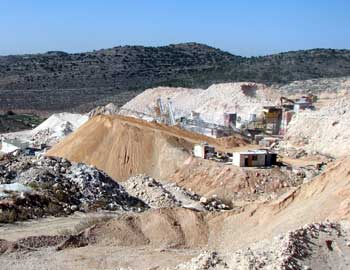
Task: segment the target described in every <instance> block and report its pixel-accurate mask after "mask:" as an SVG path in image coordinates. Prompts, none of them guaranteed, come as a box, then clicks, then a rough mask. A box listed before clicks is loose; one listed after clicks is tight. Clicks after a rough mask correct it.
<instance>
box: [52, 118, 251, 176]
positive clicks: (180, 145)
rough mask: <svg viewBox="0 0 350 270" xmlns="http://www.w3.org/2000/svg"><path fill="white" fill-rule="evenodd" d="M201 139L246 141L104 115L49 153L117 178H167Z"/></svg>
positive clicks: (227, 144)
mask: <svg viewBox="0 0 350 270" xmlns="http://www.w3.org/2000/svg"><path fill="white" fill-rule="evenodd" d="M200 142H208V143H209V144H211V145H214V146H217V148H218V149H221V150H229V149H228V148H227V147H230V148H233V147H237V146H240V145H245V144H246V143H245V142H244V141H243V140H242V139H240V138H237V140H232V138H230V139H229V141H228V142H227V141H225V140H222V139H221V140H220V141H219V140H216V139H213V138H209V137H206V136H204V135H200V134H197V133H192V132H189V131H186V130H183V129H180V128H178V127H169V126H166V125H161V124H157V123H149V122H145V121H142V120H138V119H135V118H131V117H123V116H106V115H103V116H96V117H94V118H92V119H91V120H90V121H88V122H87V123H86V124H84V125H83V126H82V127H80V128H79V129H78V130H77V131H76V132H74V133H73V134H71V135H70V136H68V137H67V138H66V139H64V140H63V141H62V142H60V143H58V144H57V145H55V146H54V147H53V148H52V149H51V150H50V151H48V153H47V155H50V156H60V157H64V158H67V159H69V160H71V161H76V162H84V163H88V164H90V165H94V166H96V167H97V168H99V169H102V170H104V171H105V172H106V173H107V174H109V175H110V176H111V177H112V178H114V179H116V180H126V179H127V178H128V177H129V176H131V175H136V174H140V173H143V174H147V175H150V176H153V177H157V178H167V177H168V176H169V175H171V174H173V173H174V172H176V171H177V170H178V169H180V168H181V167H182V165H183V163H184V161H185V160H186V159H187V158H188V157H189V156H191V151H192V148H193V144H194V143H200Z"/></svg>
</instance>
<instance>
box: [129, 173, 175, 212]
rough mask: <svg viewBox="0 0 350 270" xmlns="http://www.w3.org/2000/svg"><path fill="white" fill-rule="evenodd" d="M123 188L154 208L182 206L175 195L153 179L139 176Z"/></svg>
mask: <svg viewBox="0 0 350 270" xmlns="http://www.w3.org/2000/svg"><path fill="white" fill-rule="evenodd" d="M123 186H124V187H125V189H126V190H127V191H128V193H129V194H131V195H133V196H135V197H137V198H139V199H141V200H142V201H144V202H145V203H147V204H148V205H149V206H150V207H152V208H163V207H176V206H180V205H181V202H180V201H178V200H177V199H176V198H175V196H174V195H173V194H171V193H170V192H169V191H168V190H166V189H165V188H164V186H163V185H162V184H161V183H160V182H159V181H157V180H155V179H154V178H152V177H149V176H145V175H137V176H132V177H130V178H129V179H128V180H127V181H126V182H124V183H123Z"/></svg>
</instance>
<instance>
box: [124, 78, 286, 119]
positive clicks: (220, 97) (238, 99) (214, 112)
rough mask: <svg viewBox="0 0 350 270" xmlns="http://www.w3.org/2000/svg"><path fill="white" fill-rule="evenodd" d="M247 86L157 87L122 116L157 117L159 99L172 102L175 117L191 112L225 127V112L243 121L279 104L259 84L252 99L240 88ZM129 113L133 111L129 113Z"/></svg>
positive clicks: (128, 105)
mask: <svg viewBox="0 0 350 270" xmlns="http://www.w3.org/2000/svg"><path fill="white" fill-rule="evenodd" d="M243 84H244V83H225V84H214V85H212V86H210V87H209V88H208V89H205V90H203V89H189V88H170V87H158V88H152V89H148V90H146V91H144V92H143V93H141V94H140V95H138V96H136V97H135V98H134V99H132V100H131V101H129V102H128V103H126V104H125V105H124V106H123V107H122V109H121V113H124V114H127V115H128V114H129V113H130V111H131V114H132V111H138V112H142V113H145V114H147V115H154V114H155V112H154V107H155V105H156V100H157V98H159V97H161V98H162V100H163V102H166V101H167V98H171V100H172V102H173V107H174V109H175V115H176V117H180V116H189V115H190V113H191V111H196V112H199V113H200V114H201V118H202V119H203V120H204V121H207V122H210V123H216V124H223V123H224V122H223V121H224V119H223V114H224V112H237V113H238V115H239V116H241V117H242V119H246V120H247V119H248V118H249V115H250V114H259V113H260V112H261V109H262V107H263V106H265V105H274V104H278V102H279V95H278V94H277V92H276V91H273V90H271V89H270V88H268V87H267V86H265V85H262V84H257V85H256V89H254V90H252V91H251V92H250V94H249V95H247V94H245V93H244V92H243V91H242V89H241V85H243ZM129 110H130V111H129Z"/></svg>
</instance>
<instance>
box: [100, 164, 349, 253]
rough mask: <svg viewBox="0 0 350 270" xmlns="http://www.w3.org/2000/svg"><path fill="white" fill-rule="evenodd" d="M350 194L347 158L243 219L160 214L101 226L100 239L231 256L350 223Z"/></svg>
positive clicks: (176, 212)
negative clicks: (317, 227) (320, 225)
mask: <svg viewBox="0 0 350 270" xmlns="http://www.w3.org/2000/svg"><path fill="white" fill-rule="evenodd" d="M349 194H350V159H349V158H347V159H343V160H341V161H338V162H336V163H335V164H333V165H332V166H331V167H330V168H329V169H328V170H327V171H325V172H324V173H323V174H322V175H320V176H318V177H316V178H315V179H314V180H313V181H312V182H310V183H308V184H304V185H302V186H301V187H299V188H296V189H294V190H293V191H291V192H289V193H286V194H284V195H282V196H280V197H279V198H277V199H275V200H272V201H271V202H268V203H260V204H251V205H250V206H248V207H246V208H245V209H243V210H242V212H241V213H239V214H237V213H235V212H232V211H229V212H224V213H214V214H213V213H207V214H205V213H196V212H195V211H192V210H189V209H157V210H152V211H149V212H145V213H142V214H126V215H124V216H122V217H120V218H117V219H114V220H112V221H109V222H108V223H107V224H105V225H101V226H99V227H97V228H96V229H95V230H94V235H95V239H97V240H98V241H97V242H99V243H103V244H104V245H105V244H108V245H117V246H130V245H132V246H134V245H141V246H142V245H152V246H157V247H164V246H168V247H169V245H170V246H171V245H172V244H174V245H175V246H182V247H184V246H185V247H199V246H201V247H203V246H204V245H206V244H207V245H208V247H209V248H211V249H217V250H219V251H221V252H225V251H227V252H230V251H234V250H237V249H240V248H244V247H247V246H249V245H251V244H252V243H255V242H257V241H261V240H264V239H271V237H274V236H276V235H278V234H280V233H286V232H287V231H290V230H295V229H297V228H300V227H302V226H304V225H305V224H310V223H317V222H323V221H325V220H327V219H329V220H331V221H340V220H344V219H349V217H350V199H349ZM242 225H244V226H242ZM116 232H118V233H116ZM165 232H167V233H165ZM168 232H169V233H168ZM179 235H181V237H179Z"/></svg>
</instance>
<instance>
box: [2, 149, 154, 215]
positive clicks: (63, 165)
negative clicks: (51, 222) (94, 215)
mask: <svg viewBox="0 0 350 270" xmlns="http://www.w3.org/2000/svg"><path fill="white" fill-rule="evenodd" d="M0 176H1V178H0V182H2V183H20V184H23V185H26V186H29V187H31V189H32V191H31V192H30V193H29V194H28V193H23V192H22V193H20V194H18V193H17V194H16V193H14V194H12V196H11V199H12V203H11V204H12V205H14V207H16V205H18V204H20V202H21V200H22V201H23V200H25V201H26V203H25V207H26V209H27V210H28V209H29V208H31V207H33V208H36V207H39V205H38V203H37V202H36V201H32V200H31V199H35V198H36V197H40V198H41V200H43V205H48V207H49V206H50V205H51V206H53V204H54V206H55V207H54V208H55V210H56V211H50V214H52V212H55V213H54V214H55V215H56V214H60V213H61V214H70V213H72V212H74V211H77V210H80V211H89V210H96V209H106V210H137V211H141V210H143V209H145V208H147V206H146V204H145V203H143V202H142V201H141V200H139V199H137V198H135V197H132V196H130V195H129V194H128V193H127V192H126V191H125V189H124V188H123V187H122V186H121V185H119V184H118V183H117V182H115V181H114V180H113V179H111V178H110V177H109V176H108V175H107V174H105V173H104V172H102V171H100V170H98V169H96V168H94V167H91V166H88V165H86V164H76V163H74V164H72V163H70V162H69V161H67V160H64V159H60V158H49V157H40V158H33V157H28V156H24V155H20V156H18V157H13V158H12V159H11V158H9V157H7V158H6V162H5V164H2V165H1V166H0ZM32 197H33V198H32ZM19 198H22V199H21V200H20V201H19ZM36 200H38V201H40V200H39V199H36ZM21 205H23V203H22V204H21ZM41 206H42V205H41ZM22 208H23V207H22ZM22 208H21V209H22ZM21 209H19V210H21ZM15 210H16V209H15ZM17 210H18V209H17ZM44 212H45V211H44ZM44 212H41V213H40V215H39V216H42V215H44V214H45V213H44ZM56 212H57V213H56ZM33 217H34V216H33ZM28 218H30V216H29V217H28Z"/></svg>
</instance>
